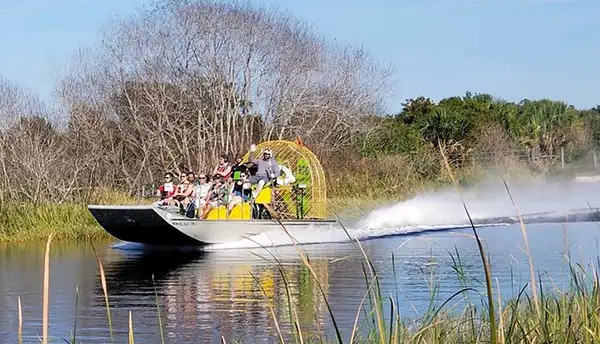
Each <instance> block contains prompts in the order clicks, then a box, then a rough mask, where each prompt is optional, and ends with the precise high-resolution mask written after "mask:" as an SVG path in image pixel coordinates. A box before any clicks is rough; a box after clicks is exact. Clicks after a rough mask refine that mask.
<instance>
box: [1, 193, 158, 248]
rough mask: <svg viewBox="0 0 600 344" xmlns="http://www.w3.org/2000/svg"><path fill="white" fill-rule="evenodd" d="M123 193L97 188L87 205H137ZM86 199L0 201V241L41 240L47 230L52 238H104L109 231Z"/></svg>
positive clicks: (44, 237)
mask: <svg viewBox="0 0 600 344" xmlns="http://www.w3.org/2000/svg"><path fill="white" fill-rule="evenodd" d="M141 202H148V200H136V199H134V198H131V197H129V196H127V195H126V194H124V193H120V192H114V191H107V190H99V191H98V192H96V193H95V194H94V195H92V198H91V200H90V201H89V203H91V204H139V203H141ZM87 204H88V203H87V202H65V203H50V202H43V203H38V204H33V203H30V202H18V203H17V202H7V203H4V204H0V243H15V242H34V241H44V240H46V239H47V238H48V235H49V234H50V233H54V235H55V236H54V240H71V241H87V240H90V239H95V240H98V239H108V238H110V236H109V234H108V233H106V232H105V231H104V230H103V229H102V227H100V225H99V224H98V223H97V222H96V220H95V219H94V217H93V216H92V214H90V212H89V211H88V209H87Z"/></svg>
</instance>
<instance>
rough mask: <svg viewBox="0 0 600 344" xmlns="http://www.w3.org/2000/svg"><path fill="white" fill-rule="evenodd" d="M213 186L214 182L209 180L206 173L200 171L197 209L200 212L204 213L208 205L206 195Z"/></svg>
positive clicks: (197, 188)
mask: <svg viewBox="0 0 600 344" xmlns="http://www.w3.org/2000/svg"><path fill="white" fill-rule="evenodd" d="M211 187H212V183H211V182H210V181H208V178H207V177H206V174H205V173H200V174H199V176H198V185H196V209H198V214H202V213H203V211H204V207H205V206H206V197H207V196H208V193H209V191H210V188H211Z"/></svg>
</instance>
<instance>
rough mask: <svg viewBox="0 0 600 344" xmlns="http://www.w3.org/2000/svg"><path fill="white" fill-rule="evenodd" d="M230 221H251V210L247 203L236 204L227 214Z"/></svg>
mask: <svg viewBox="0 0 600 344" xmlns="http://www.w3.org/2000/svg"><path fill="white" fill-rule="evenodd" d="M229 219H230V220H251V219H252V209H250V204H248V203H240V204H236V205H235V206H234V207H233V209H231V213H229Z"/></svg>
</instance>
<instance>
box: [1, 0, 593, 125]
mask: <svg viewBox="0 0 600 344" xmlns="http://www.w3.org/2000/svg"><path fill="white" fill-rule="evenodd" d="M254 2H259V3H263V4H267V5H273V6H277V7H279V8H280V9H282V10H286V11H288V12H289V13H291V14H292V15H294V16H296V17H297V18H298V19H301V20H304V21H307V22H308V23H309V24H311V25H313V26H314V27H315V28H316V29H317V30H318V31H319V32H320V33H321V34H323V35H324V36H325V37H326V38H328V39H330V40H337V41H340V42H342V43H347V44H351V45H355V46H362V47H364V48H365V49H366V50H367V51H368V52H370V53H371V55H372V56H373V57H374V58H375V59H376V60H377V61H378V62H380V63H382V64H384V65H391V66H393V67H394V70H395V73H396V74H395V79H396V83H395V84H394V85H393V86H394V87H393V89H392V93H391V94H390V95H389V97H388V98H387V99H386V101H387V109H388V111H389V112H392V113H393V112H398V111H400V110H401V107H402V106H401V103H402V102H403V101H404V100H405V99H407V98H414V97H417V96H420V95H424V96H426V97H430V98H432V99H434V100H439V99H441V98H444V97H448V96H454V95H464V93H465V92H466V91H471V92H472V93H491V94H493V95H494V96H497V97H500V98H503V99H506V100H509V101H519V100H521V99H523V98H529V99H539V98H550V99H554V100H563V101H566V102H568V103H570V104H573V105H575V106H576V107H577V108H590V107H593V106H596V105H598V104H600V15H599V14H600V1H599V0H395V1H392V0H370V1H366V0H295V1H291V0H254ZM146 3H147V1H145V0H102V1H100V0H52V1H47V0H46V1H43V0H0V4H1V6H0V76H1V77H4V78H6V79H9V80H12V81H15V82H17V83H19V84H21V85H23V86H25V87H28V88H30V89H31V90H32V91H34V92H37V93H38V94H40V96H41V97H42V98H43V99H45V100H50V99H52V96H53V92H54V84H55V81H56V79H57V77H59V75H60V74H57V71H60V69H61V68H62V67H64V66H65V64H66V63H67V61H68V59H69V58H71V57H72V56H73V54H74V53H75V52H76V50H77V49H78V48H79V47H80V46H82V45H93V44H94V42H95V40H96V39H97V38H98V34H99V30H100V29H101V27H102V25H103V24H104V23H105V22H106V21H107V20H109V19H111V18H114V17H125V16H128V15H130V14H132V13H133V12H134V11H135V10H136V8H138V7H139V6H143V5H144V4H146Z"/></svg>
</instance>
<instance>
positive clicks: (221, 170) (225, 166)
mask: <svg viewBox="0 0 600 344" xmlns="http://www.w3.org/2000/svg"><path fill="white" fill-rule="evenodd" d="M213 175H219V176H221V177H222V178H223V180H224V181H227V180H229V177H230V175H231V165H229V158H228V157H227V155H221V157H219V164H218V165H217V167H215V170H214V171H213Z"/></svg>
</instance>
